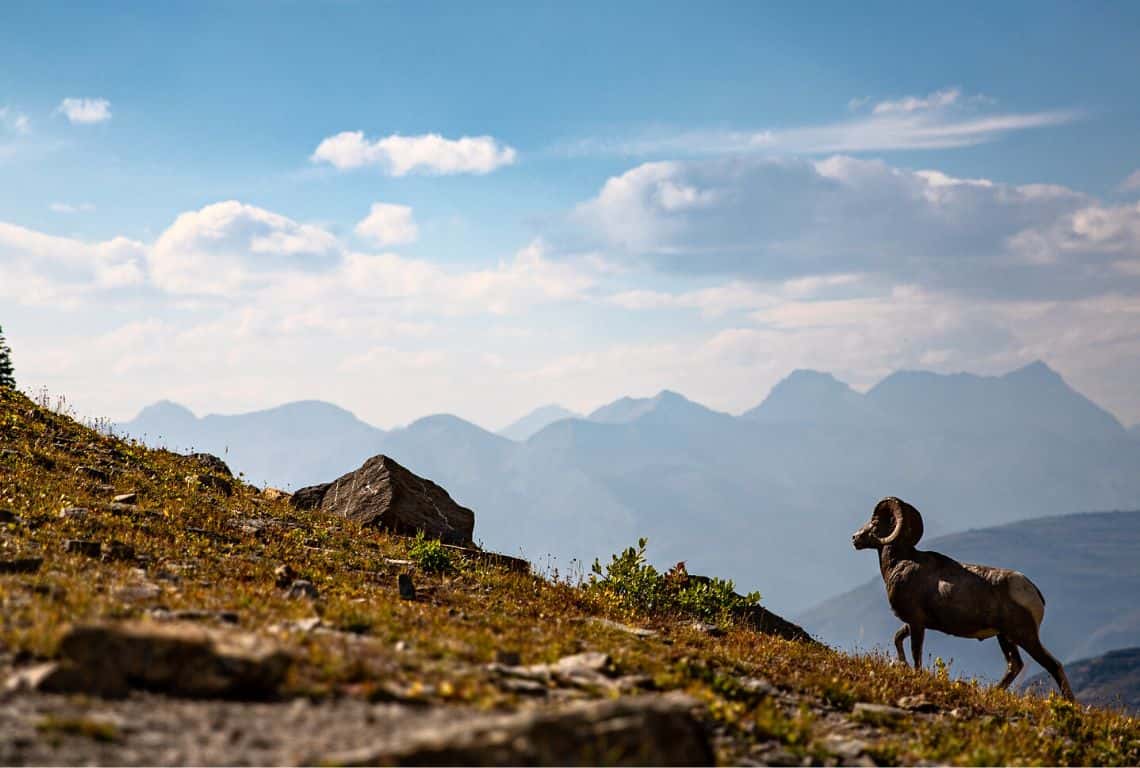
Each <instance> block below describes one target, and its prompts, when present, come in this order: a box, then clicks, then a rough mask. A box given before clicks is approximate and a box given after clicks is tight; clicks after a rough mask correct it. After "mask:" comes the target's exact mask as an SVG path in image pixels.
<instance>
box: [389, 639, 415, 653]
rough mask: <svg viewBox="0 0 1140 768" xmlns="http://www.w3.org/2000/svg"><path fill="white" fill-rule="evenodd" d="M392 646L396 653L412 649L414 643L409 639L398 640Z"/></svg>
mask: <svg viewBox="0 0 1140 768" xmlns="http://www.w3.org/2000/svg"><path fill="white" fill-rule="evenodd" d="M392 647H393V648H394V649H395V651H396V653H407V652H408V651H410V650H412V644H411V643H409V642H408V641H407V640H397V641H396V644H395V645H394V646H392Z"/></svg>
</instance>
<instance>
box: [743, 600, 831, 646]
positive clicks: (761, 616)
mask: <svg viewBox="0 0 1140 768" xmlns="http://www.w3.org/2000/svg"><path fill="white" fill-rule="evenodd" d="M735 618H736V620H737V621H739V622H741V623H742V624H744V625H745V626H748V627H751V628H752V629H755V630H756V631H757V632H763V633H764V634H766V635H776V636H777V637H782V638H784V639H785V640H798V641H800V642H803V643H815V642H816V640H815V639H814V638H812V636H811V635H809V634H808V633H807V631H806V630H805V629H804V628H803V627H801V626H800V625H799V624H793V623H792V622H790V621H788V620H787V619H785V618H784V617H782V616H779V615H777V614H775V613H772V612H771V611H769V610H768V609H767V608H763V607H761V606H759V605H751V606H748V607H747V608H744V609H742V610H740V611H737V612H736V617H735Z"/></svg>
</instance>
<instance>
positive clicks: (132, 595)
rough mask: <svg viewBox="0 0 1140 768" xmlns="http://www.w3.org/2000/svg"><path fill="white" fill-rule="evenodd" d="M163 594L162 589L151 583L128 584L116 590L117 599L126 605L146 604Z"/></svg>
mask: <svg viewBox="0 0 1140 768" xmlns="http://www.w3.org/2000/svg"><path fill="white" fill-rule="evenodd" d="M161 594H162V587H160V586H158V585H157V584H155V583H153V582H150V581H138V582H135V583H133V584H126V585H124V586H122V587H119V588H118V589H117V590H115V597H116V599H118V600H121V601H123V602H124V603H146V602H150V601H151V600H154V599H156V598H157V597H158V596H159V595H161Z"/></svg>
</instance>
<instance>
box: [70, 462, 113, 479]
mask: <svg viewBox="0 0 1140 768" xmlns="http://www.w3.org/2000/svg"><path fill="white" fill-rule="evenodd" d="M75 474H77V475H86V476H87V477H90V478H91V479H92V480H98V481H99V482H100V483H109V482H111V473H110V472H108V471H107V470H105V469H99V468H98V467H85V466H79V467H76V468H75Z"/></svg>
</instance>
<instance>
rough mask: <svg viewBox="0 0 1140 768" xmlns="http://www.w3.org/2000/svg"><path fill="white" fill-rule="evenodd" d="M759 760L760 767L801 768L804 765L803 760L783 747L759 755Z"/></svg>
mask: <svg viewBox="0 0 1140 768" xmlns="http://www.w3.org/2000/svg"><path fill="white" fill-rule="evenodd" d="M759 758H760V763H759V764H760V765H780V766H800V765H803V764H804V761H803V758H801V757H800V756H799V755H796V754H795V753H793V752H791V751H789V750H787V749H784V748H783V747H776V748H775V749H770V750H768V751H766V752H764V753H762V754H761V755H759Z"/></svg>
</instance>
